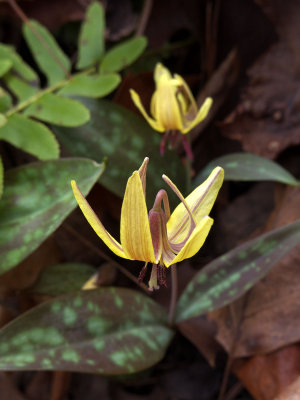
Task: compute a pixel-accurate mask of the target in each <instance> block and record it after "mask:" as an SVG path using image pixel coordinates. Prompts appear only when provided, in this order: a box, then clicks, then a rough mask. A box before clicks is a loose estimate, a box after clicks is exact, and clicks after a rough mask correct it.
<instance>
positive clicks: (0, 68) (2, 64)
mask: <svg viewBox="0 0 300 400" xmlns="http://www.w3.org/2000/svg"><path fill="white" fill-rule="evenodd" d="M12 65H13V63H12V61H11V60H9V59H0V77H2V76H3V75H5V74H6V72H8V71H9V70H10V69H11V67H12Z"/></svg>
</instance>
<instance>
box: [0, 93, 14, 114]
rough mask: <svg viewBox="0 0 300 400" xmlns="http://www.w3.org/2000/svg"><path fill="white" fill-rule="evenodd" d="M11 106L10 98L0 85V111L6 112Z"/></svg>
mask: <svg viewBox="0 0 300 400" xmlns="http://www.w3.org/2000/svg"><path fill="white" fill-rule="evenodd" d="M11 107H12V98H11V96H10V94H8V93H7V92H6V91H5V90H3V89H2V88H1V87H0V112H2V113H3V112H6V111H7V110H8V109H10V108H11Z"/></svg>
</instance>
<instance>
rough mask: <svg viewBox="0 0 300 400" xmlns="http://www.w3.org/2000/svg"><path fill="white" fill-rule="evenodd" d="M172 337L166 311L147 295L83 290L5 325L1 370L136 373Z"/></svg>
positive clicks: (1, 337)
mask: <svg viewBox="0 0 300 400" xmlns="http://www.w3.org/2000/svg"><path fill="white" fill-rule="evenodd" d="M172 336H173V332H172V331H171V330H170V329H169V328H167V326H166V313H165V312H164V310H163V309H162V308H161V307H160V306H159V305H157V304H156V303H155V302H154V301H153V300H151V299H149V298H147V297H146V296H145V295H142V294H140V293H138V292H135V291H133V290H130V289H124V288H106V289H97V290H89V291H81V292H78V293H73V294H69V295H65V296H62V297H60V298H57V299H54V300H53V301H50V302H47V303H44V304H42V305H40V306H38V307H36V308H35V309H33V310H31V311H29V312H27V313H25V314H24V315H23V316H21V317H19V318H18V319H17V320H15V321H13V322H12V323H10V324H9V325H8V326H6V327H4V328H3V329H2V330H1V331H0V342H1V344H0V369H6V370H22V369H23V370H26V369H36V370H49V369H50V370H69V371H82V372H98V373H102V374H121V373H132V372H136V371H139V370H142V369H145V368H148V367H149V366H151V365H153V364H154V363H156V362H158V361H159V360H160V359H161V358H162V357H163V355H164V353H165V350H166V347H167V345H168V344H169V342H170V340H171V338H172ZM3 343H5V344H3Z"/></svg>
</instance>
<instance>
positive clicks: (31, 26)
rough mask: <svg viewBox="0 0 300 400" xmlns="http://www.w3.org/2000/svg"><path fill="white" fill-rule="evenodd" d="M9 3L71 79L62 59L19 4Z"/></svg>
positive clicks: (13, 1)
mask: <svg viewBox="0 0 300 400" xmlns="http://www.w3.org/2000/svg"><path fill="white" fill-rule="evenodd" d="M8 3H9V4H10V6H11V8H12V9H13V10H14V11H15V13H16V14H17V15H18V16H19V17H20V19H21V20H22V21H23V22H24V23H25V24H27V25H28V27H29V29H30V30H31V32H32V33H33V34H34V35H35V36H36V38H37V39H38V40H39V41H40V42H41V44H42V46H44V47H45V49H46V50H47V51H48V53H49V54H50V55H51V57H52V58H53V59H54V60H55V61H56V62H57V64H58V65H59V66H60V68H61V69H62V70H63V71H64V73H65V75H66V77H67V78H69V77H70V72H69V71H68V69H67V68H66V67H65V66H64V64H63V63H62V62H61V61H60V59H59V58H58V57H57V56H56V54H55V52H54V51H53V50H52V49H51V47H50V46H49V45H48V43H47V42H46V41H45V40H44V39H43V37H42V36H41V35H40V34H39V32H38V31H37V30H36V29H35V28H34V26H33V25H32V24H31V22H30V20H29V18H28V17H27V15H26V14H25V13H24V11H23V10H22V9H21V8H20V7H19V5H18V4H17V2H16V1H15V0H8Z"/></svg>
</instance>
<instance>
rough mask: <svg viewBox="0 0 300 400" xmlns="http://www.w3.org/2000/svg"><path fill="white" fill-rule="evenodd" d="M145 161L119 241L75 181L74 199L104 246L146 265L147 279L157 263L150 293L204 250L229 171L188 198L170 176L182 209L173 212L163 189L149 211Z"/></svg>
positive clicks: (134, 180) (129, 191) (130, 190)
mask: <svg viewBox="0 0 300 400" xmlns="http://www.w3.org/2000/svg"><path fill="white" fill-rule="evenodd" d="M148 162H149V159H148V158H145V160H144V162H143V164H142V166H141V167H140V169H139V170H138V171H134V172H133V174H132V175H131V177H130V178H129V179H128V182H127V186H126V190H125V195H124V199H123V204H122V210H121V229H120V242H118V241H117V240H116V239H114V238H113V237H112V236H111V235H110V234H109V233H108V231H107V230H106V229H105V228H104V226H103V225H102V223H101V221H100V220H99V219H98V217H97V215H96V214H95V213H94V211H93V210H92V208H91V207H90V205H89V204H88V202H87V200H86V199H85V198H84V196H83V195H82V193H81V192H80V190H79V188H78V186H77V184H76V182H75V181H72V182H71V185H72V189H73V192H74V196H75V198H76V200H77V203H78V205H79V207H80V208H81V210H82V212H83V214H84V216H85V217H86V219H87V221H88V222H89V223H90V225H91V226H92V228H93V229H94V231H95V232H96V233H97V235H98V236H99V237H100V239H102V240H103V242H104V243H105V244H106V245H107V246H108V247H109V248H110V250H111V251H112V252H114V253H115V254H116V255H117V256H119V257H123V258H126V259H129V260H139V261H144V262H145V263H146V264H145V267H144V268H143V269H142V271H141V274H140V280H142V279H143V278H144V275H145V273H146V267H147V263H152V264H153V267H152V272H151V277H150V281H149V289H150V290H153V289H157V288H158V287H159V284H161V285H165V282H166V281H165V272H166V268H168V267H169V266H170V265H172V264H175V263H177V262H179V261H182V260H184V259H186V258H189V257H192V256H193V255H194V254H196V253H197V252H198V250H199V249H200V248H201V246H202V245H203V243H204V241H205V239H206V237H207V235H208V233H209V231H210V228H211V226H212V224H213V219H212V218H210V217H209V216H208V214H209V212H210V210H211V208H212V206H213V204H214V202H215V199H216V197H217V194H218V192H219V189H220V187H221V185H222V183H223V178H224V171H223V169H222V168H220V167H217V168H215V169H214V170H213V171H212V173H211V174H210V176H209V177H208V178H207V180H206V181H205V182H204V183H202V184H201V185H200V186H198V187H197V188H196V189H195V190H194V191H193V192H192V193H191V194H190V195H189V196H187V197H186V198H184V197H183V196H182V194H181V193H180V191H179V190H178V188H177V187H176V186H175V185H174V183H173V182H172V181H171V180H170V179H169V178H168V177H167V176H165V175H163V176H162V178H163V180H164V181H165V182H166V183H167V184H168V185H169V186H170V188H171V189H172V190H173V191H174V192H175V193H176V195H177V196H178V197H179V199H180V201H181V202H180V204H179V205H178V206H177V207H176V208H175V210H174V211H173V213H172V214H171V213H170V207H169V201H168V196H167V193H166V191H165V190H163V189H161V190H160V191H159V192H158V193H157V196H156V199H155V201H154V205H153V208H152V209H151V210H150V211H149V214H148V211H147V206H146V200H145V191H146V170H147V165H148Z"/></svg>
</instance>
